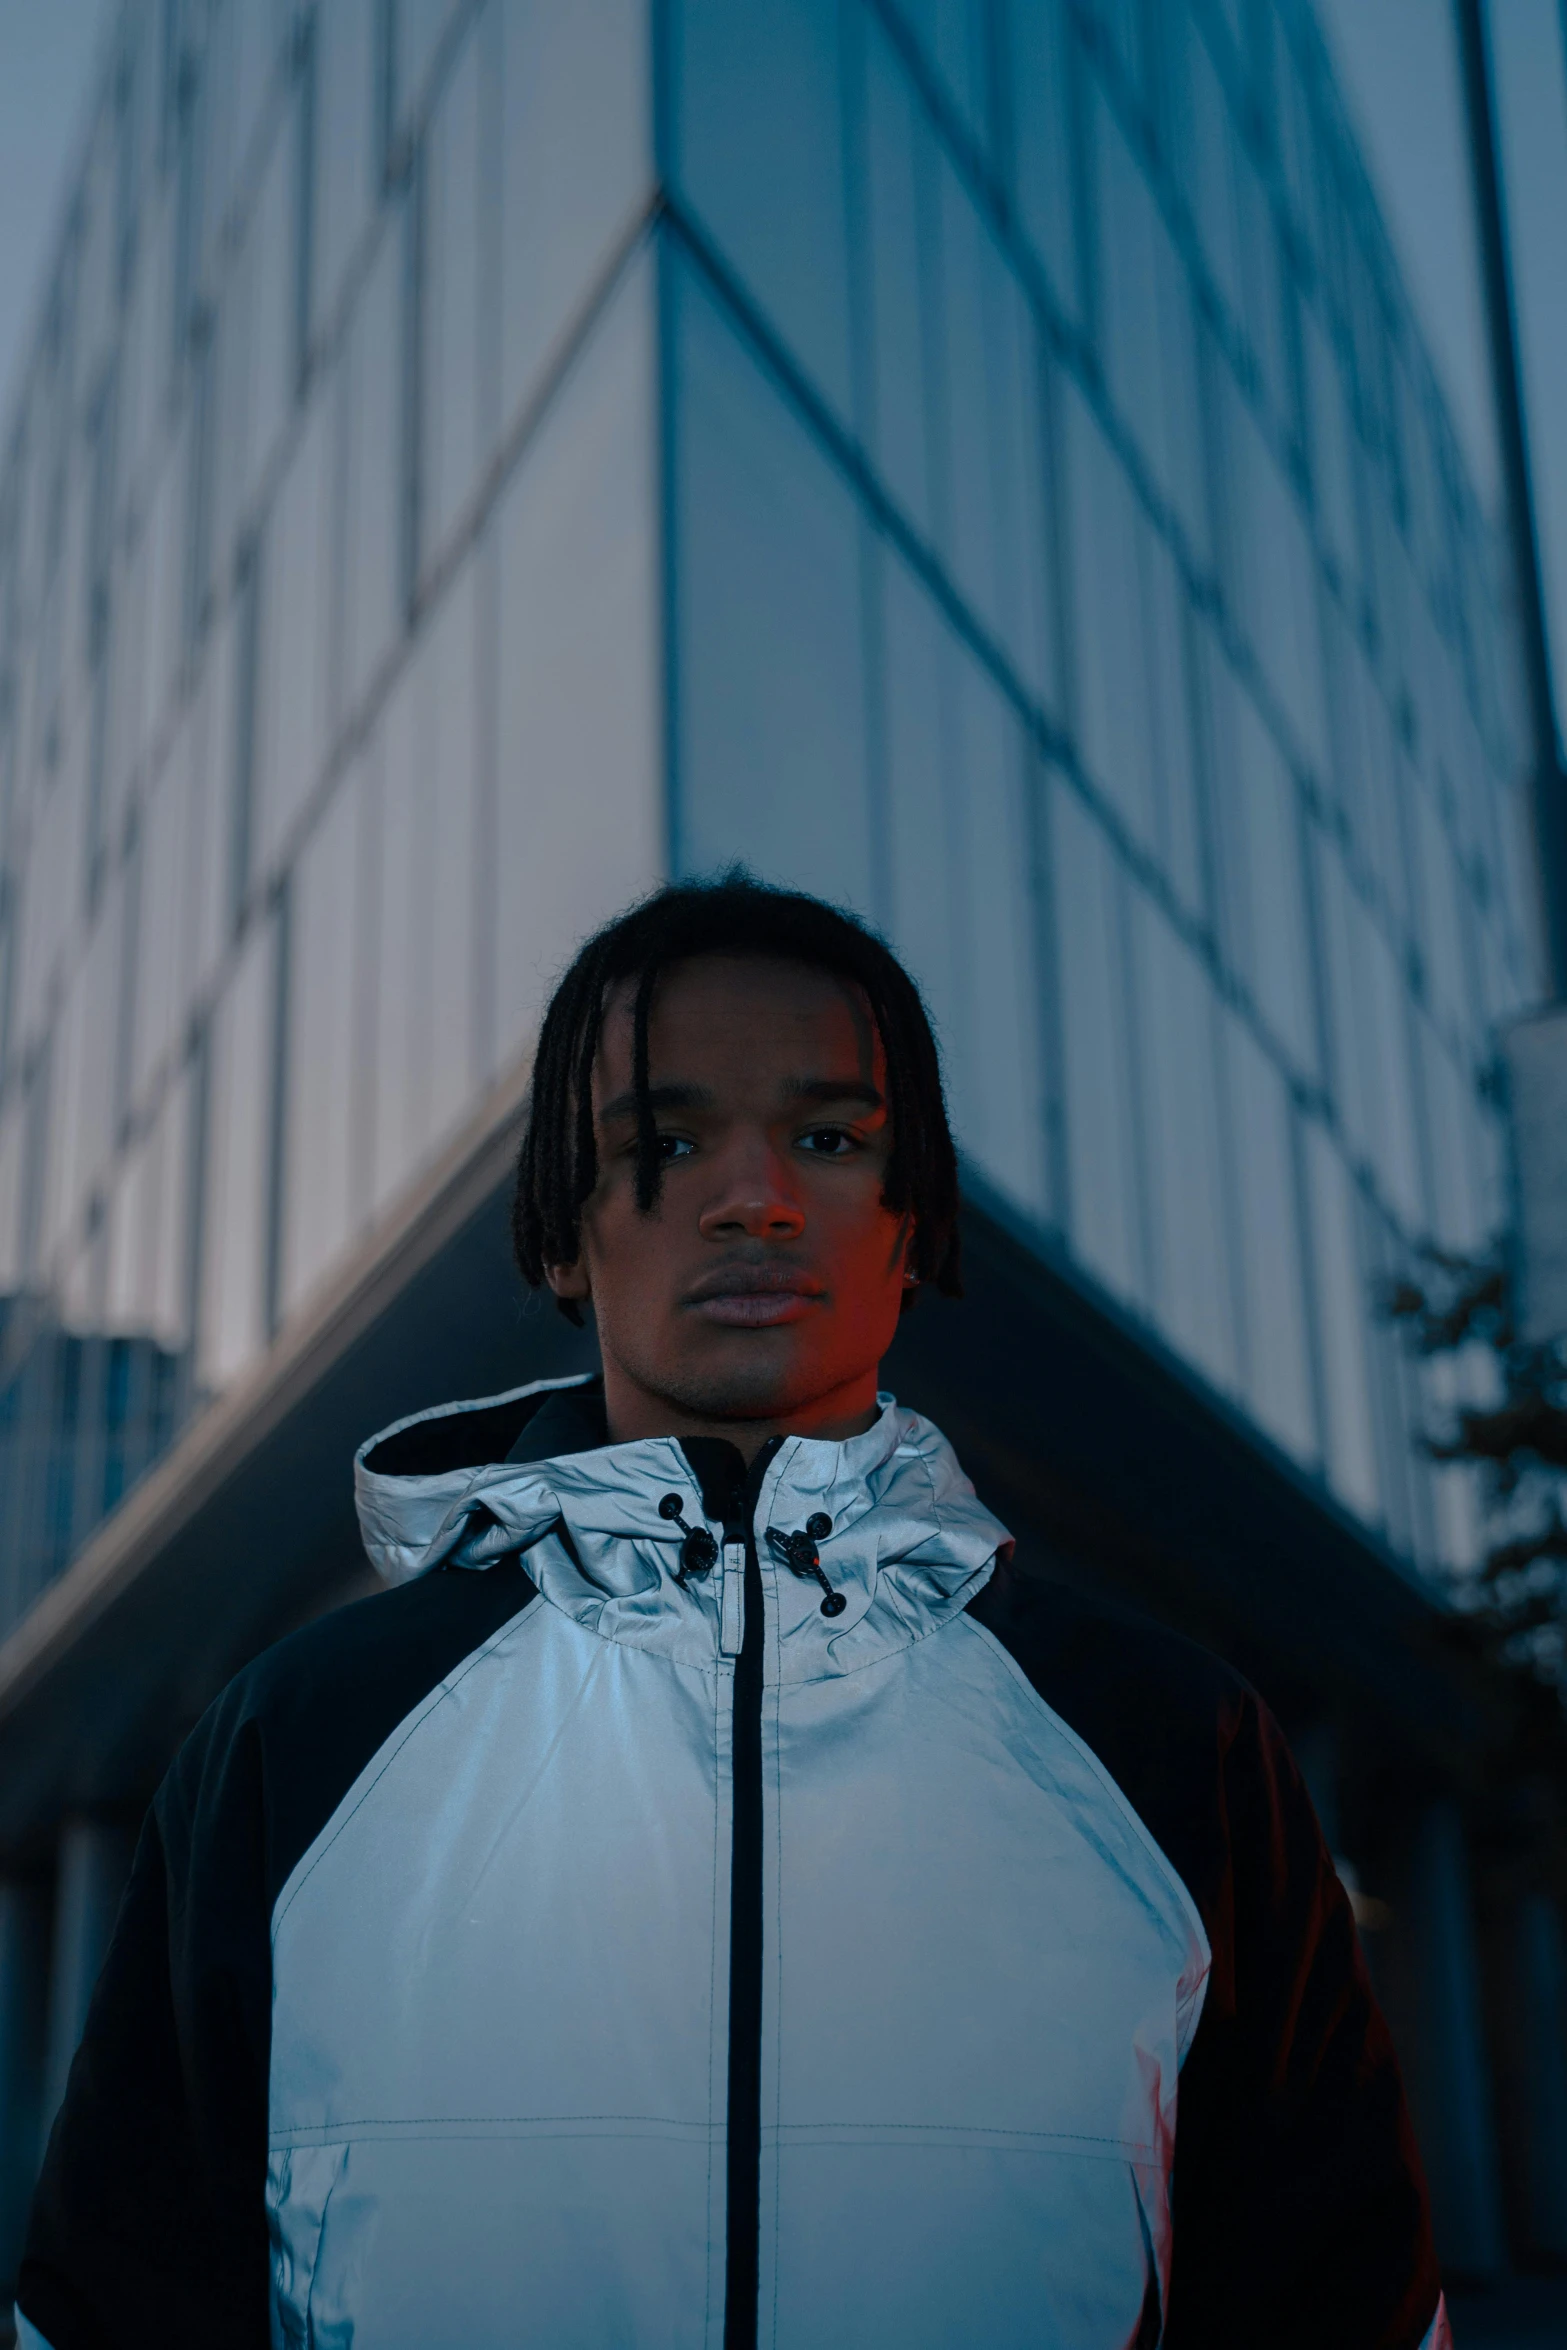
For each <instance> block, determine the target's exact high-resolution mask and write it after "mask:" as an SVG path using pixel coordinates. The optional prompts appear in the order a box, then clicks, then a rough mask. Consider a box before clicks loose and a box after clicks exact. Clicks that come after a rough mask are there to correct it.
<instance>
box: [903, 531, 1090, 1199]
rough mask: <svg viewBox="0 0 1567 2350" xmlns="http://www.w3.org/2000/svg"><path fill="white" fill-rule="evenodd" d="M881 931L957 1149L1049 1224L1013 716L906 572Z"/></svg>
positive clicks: (1032, 938)
mask: <svg viewBox="0 0 1567 2350" xmlns="http://www.w3.org/2000/svg"><path fill="white" fill-rule="evenodd" d="M884 576H885V586H884V597H885V609H884V621H883V639H884V672H885V681H886V705H885V710H886V714H885V719H884V729H885V742H886V756H887V790H888V800H889V809H890V815H891V823H890V825H889V827H888V832H889V852H890V858H891V880H892V906H891V920H890V929H891V933H892V937H893V939H894V941H895V942H896V945H897V948H898V951H899V953H900V954H901V955H902V956H903V957H904V959H905V960H906V962H907V964H908V967H909V969H910V970H911V971H912V973H913V974H914V977H915V979H916V980H917V982H918V984H919V986H920V988H921V991H922V992H923V994H924V997H925V1001H926V1004H927V1006H928V1008H929V1010H930V1013H931V1017H932V1020H933V1021H934V1023H935V1027H936V1033H937V1037H938V1040H939V1042H940V1045H941V1051H942V1063H943V1068H944V1070H945V1074H946V1082H947V1092H948V1099H949V1101H950V1104H951V1108H952V1116H953V1124H954V1128H955V1130H956V1133H957V1136H958V1142H959V1147H960V1148H961V1149H962V1150H963V1151H964V1152H965V1153H966V1154H967V1155H968V1156H969V1157H970V1158H971V1159H972V1160H973V1162H974V1163H975V1164H976V1165H977V1166H978V1167H979V1168H980V1169H981V1171H982V1172H983V1173H984V1174H985V1175H986V1176H988V1177H989V1179H990V1180H991V1181H992V1182H993V1183H994V1184H996V1185H997V1186H998V1188H999V1189H1000V1190H1001V1191H1003V1192H1004V1193H1005V1194H1006V1195H1007V1197H1008V1198H1010V1199H1011V1200H1013V1201H1014V1202H1015V1203H1016V1204H1017V1205H1018V1206H1020V1207H1022V1208H1024V1209H1025V1210H1026V1211H1027V1212H1028V1213H1029V1214H1030V1215H1032V1216H1035V1217H1044V1216H1045V1215H1047V1214H1048V1213H1049V1209H1050V1202H1049V1198H1048V1185H1047V1179H1046V1172H1045V1103H1044V1090H1043V1063H1042V1058H1041V1053H1042V1044H1041V1038H1040V1033H1039V1017H1040V1014H1039V1007H1040V1000H1041V986H1040V980H1039V973H1038V966H1037V955H1036V927H1037V908H1036V899H1035V880H1034V867H1035V856H1034V847H1033V840H1034V819H1035V810H1034V807H1033V805H1032V795H1033V794H1034V793H1036V792H1037V791H1038V790H1039V789H1040V788H1041V786H1040V784H1039V781H1038V778H1037V776H1036V774H1035V772H1034V764H1033V759H1032V755H1031V752H1030V748H1029V745H1028V741H1027V738H1026V736H1025V735H1024V732H1023V730H1022V727H1021V726H1020V724H1019V722H1018V719H1017V716H1016V713H1015V712H1014V710H1013V709H1012V707H1011V705H1010V703H1008V702H1006V701H1005V700H1004V699H1003V698H1002V696H1001V694H1000V693H999V691H998V690H997V688H996V686H995V685H994V684H993V683H992V681H991V679H990V678H989V676H988V675H987V674H986V672H985V671H983V670H982V669H981V668H980V667H979V665H978V664H977V663H976V662H975V660H974V659H973V657H972V655H971V654H970V653H969V652H968V650H967V648H966V647H965V646H964V645H963V644H962V643H961V641H960V640H959V639H958V638H957V637H956V636H955V635H954V634H953V632H952V630H951V628H950V626H949V624H948V622H947V621H946V619H945V618H944V617H943V615H942V614H941V613H940V611H939V610H938V609H937V607H936V606H935V605H934V604H933V603H932V601H931V600H930V598H929V596H928V595H927V593H926V591H925V589H924V588H923V587H922V586H920V585H919V583H918V582H917V581H916V580H915V579H914V578H913V576H912V575H911V574H910V573H909V571H908V570H907V569H906V568H905V567H904V565H903V564H902V563H901V562H899V561H897V560H896V559H895V558H892V557H889V558H888V560H887V562H886V565H885V575H884Z"/></svg>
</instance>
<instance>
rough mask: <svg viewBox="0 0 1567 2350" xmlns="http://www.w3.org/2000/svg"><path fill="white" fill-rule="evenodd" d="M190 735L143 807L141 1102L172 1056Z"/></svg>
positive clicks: (135, 1067)
mask: <svg viewBox="0 0 1567 2350" xmlns="http://www.w3.org/2000/svg"><path fill="white" fill-rule="evenodd" d="M187 736H188V730H187V731H186V732H182V734H181V736H180V739H179V741H178V742H177V743H176V745H175V749H174V752H173V754H172V755H171V757H170V758H169V759H168V760H167V761H166V762H165V765H164V769H163V773H162V774H161V775H160V776H159V778H158V780H157V782H156V784H155V785H154V786H153V788H152V790H151V792H150V793H149V794H148V796H147V798H146V799H145V800H144V801H143V803H142V810H141V822H140V836H139V839H138V843H137V863H138V868H139V870H138V903H137V921H136V935H137V968H136V984H135V990H134V993H133V996H132V1023H131V1066H130V1094H131V1099H132V1101H133V1102H140V1101H141V1100H142V1098H143V1097H144V1095H145V1094H146V1092H147V1089H148V1086H149V1083H150V1081H151V1078H152V1074H153V1071H154V1070H155V1069H156V1067H157V1066H158V1063H159V1062H160V1061H161V1060H162V1058H163V1056H164V1054H165V1053H166V1052H167V1051H168V1049H169V1046H170V1043H171V1042H172V1040H173V1037H174V1031H175V1022H176V1021H177V1020H178V1019H179V1017H180V1015H181V1013H182V1012H183V1010H184V1008H185V1007H184V1005H183V1004H182V1002H181V1001H180V993H179V983H180V979H181V976H182V972H181V962H182V957H181V955H180V943H181V931H182V928H183V925H184V922H185V918H186V904H185V891H186V853H187V841H186V827H187V815H188V802H187V797H186V791H185V780H186V764H187V762H188V760H189V757H190V749H189V742H188V739H187Z"/></svg>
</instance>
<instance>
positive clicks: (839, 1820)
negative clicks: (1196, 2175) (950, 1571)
mask: <svg viewBox="0 0 1567 2350" xmlns="http://www.w3.org/2000/svg"><path fill="white" fill-rule="evenodd" d="M768 1700H769V1702H768V1703H767V1704H766V1705H764V1801H765V1805H766V1810H767V1814H768V1830H767V1835H766V1839H765V1849H766V1853H767V1868H768V1875H769V1880H770V1881H769V1885H768V1913H769V1931H768V1932H767V1935H766V1937H765V1940H766V1943H767V1947H768V1951H769V1960H768V1964H767V1969H766V1974H765V1977H764V1989H765V1994H766V2005H765V2009H764V2043H766V2042H775V2043H776V2047H775V2051H774V2061H773V2064H772V2068H771V2088H772V2097H771V2106H770V2109H769V2107H767V2106H765V2105H764V2117H763V2118H764V2122H765V2123H766V2124H767V2125H768V2126H769V2127H771V2128H772V2129H773V2130H774V2131H775V2132H776V2134H777V2136H778V2139H779V2142H780V2143H781V2144H783V2145H785V2146H788V2145H791V2144H794V2145H800V2146H803V2145H806V2144H808V2143H810V2142H812V2141H813V2140H814V2141H817V2142H820V2143H823V2144H825V2143H829V2142H842V2141H844V2140H846V2139H847V2138H849V2137H857V2138H859V2139H860V2140H861V2141H862V2142H867V2141H869V2139H871V2138H873V2137H874V2136H875V2135H876V2133H877V2132H878V2131H883V2132H884V2134H885V2135H886V2137H887V2139H888V2141H889V2142H902V2143H907V2142H908V2141H909V2140H910V2138H911V2137H912V2136H913V2135H916V2134H918V2133H921V2132H924V2133H926V2134H927V2135H929V2136H930V2137H931V2139H932V2140H933V2141H934V2140H936V2139H938V2138H939V2139H941V2140H943V2141H944V2142H949V2143H950V2142H952V2141H954V2140H955V2139H958V2138H963V2139H968V2140H971V2141H973V2142H975V2143H986V2142H991V2141H994V2142H996V2143H998V2144H1003V2145H1012V2146H1018V2145H1021V2144H1023V2143H1025V2142H1026V2143H1029V2144H1031V2145H1034V2146H1035V2147H1045V2146H1048V2145H1055V2146H1058V2147H1060V2148H1063V2149H1066V2150H1072V2149H1076V2150H1079V2151H1081V2152H1082V2153H1084V2154H1085V2155H1087V2154H1089V2153H1091V2152H1092V2151H1093V2150H1095V2149H1098V2150H1099V2151H1100V2152H1102V2153H1103V2154H1105V2155H1108V2156H1115V2157H1121V2158H1126V2159H1134V2160H1143V2161H1148V2160H1152V2161H1154V2162H1158V2161H1160V2160H1161V2157H1162V2154H1163V2152H1164V2150H1165V2149H1166V2148H1167V2146H1168V2141H1169V2135H1170V2131H1171V2128H1172V2127H1173V2116H1174V2096H1175V2086H1176V2076H1177V2072H1178V2069H1179V2056H1180V2045H1179V2037H1180V2023H1179V2017H1180V2010H1181V2006H1182V2001H1183V1997H1184V1996H1186V1995H1188V1994H1189V1992H1190V1990H1191V1989H1192V1987H1193V1985H1194V1983H1195V1982H1196V1981H1198V1980H1200V1978H1201V1973H1202V1969H1203V1968H1204V1966H1205V1964H1206V1951H1205V1949H1204V1948H1203V1947H1202V1946H1201V1943H1200V1940H1199V1938H1198V1935H1197V1933H1196V1931H1195V1930H1194V1922H1193V1921H1190V1920H1189V1919H1188V1917H1187V1915H1186V1913H1185V1910H1184V1908H1183V1905H1182V1902H1181V1900H1180V1897H1179V1895H1178V1893H1177V1892H1176V1890H1175V1888H1174V1885H1173V1881H1172V1874H1171V1872H1169V1871H1168V1869H1167V1868H1166V1867H1165V1866H1164V1865H1163V1864H1162V1862H1161V1861H1160V1859H1159V1857H1158V1856H1157V1855H1156V1854H1154V1853H1153V1852H1152V1851H1151V1849H1150V1847H1149V1845H1148V1844H1147V1842H1146V1840H1145V1839H1144V1838H1143V1836H1142V1835H1141V1833H1140V1831H1139V1830H1138V1829H1137V1828H1136V1826H1135V1825H1134V1824H1133V1823H1132V1821H1131V1820H1130V1818H1129V1816H1128V1814H1127V1810H1126V1807H1125V1806H1124V1804H1123V1803H1122V1802H1121V1801H1120V1799H1119V1797H1118V1796H1116V1795H1115V1794H1114V1793H1113V1792H1112V1791H1111V1790H1110V1789H1109V1788H1108V1786H1107V1784H1106V1782H1105V1780H1104V1778H1103V1776H1102V1774H1100V1773H1099V1772H1098V1771H1097V1769H1096V1767H1095V1766H1094V1765H1093V1764H1092V1762H1091V1761H1090V1760H1089V1759H1088V1758H1086V1757H1085V1756H1084V1754H1083V1752H1082V1750H1081V1748H1080V1747H1079V1746H1078V1744H1077V1742H1076V1741H1075V1740H1074V1739H1073V1738H1072V1737H1071V1735H1070V1733H1068V1732H1066V1731H1065V1730H1064V1729H1062V1727H1061V1726H1060V1725H1059V1724H1057V1723H1056V1722H1055V1719H1054V1717H1053V1716H1051V1715H1050V1714H1049V1713H1048V1712H1047V1711H1046V1709H1045V1708H1044V1707H1043V1706H1042V1705H1040V1703H1039V1701H1038V1699H1037V1698H1036V1697H1035V1696H1034V1695H1033V1693H1032V1692H1031V1691H1028V1690H1025V1689H1022V1688H1020V1687H1019V1685H1018V1683H1017V1680H1016V1678H1015V1677H1014V1676H1013V1675H1012V1674H1011V1673H1010V1672H1009V1671H1008V1669H1007V1668H1006V1666H1005V1664H1004V1663H1003V1662H1001V1661H1000V1660H998V1658H997V1656H996V1654H995V1652H994V1650H993V1648H992V1647H991V1644H989V1643H988V1642H987V1641H985V1640H984V1638H983V1636H981V1635H978V1634H976V1633H974V1632H973V1631H972V1630H971V1629H970V1628H969V1627H968V1626H966V1625H957V1626H954V1627H952V1628H951V1629H950V1630H949V1631H944V1632H942V1633H940V1634H938V1635H937V1636H935V1637H933V1638H931V1639H930V1640H927V1641H922V1642H917V1643H915V1644H914V1646H913V1647H911V1648H909V1649H907V1650H905V1651H903V1652H902V1653H901V1654H900V1655H898V1656H897V1657H894V1658H892V1659H890V1660H888V1662H887V1664H886V1665H884V1666H881V1667H876V1668H873V1669H871V1670H869V1671H866V1672H863V1673H859V1674H855V1675H852V1676H847V1677H845V1678H844V1679H842V1680H840V1681H826V1682H818V1683H812V1684H810V1685H808V1686H806V1687H803V1688H791V1687H785V1688H784V1689H783V1690H781V1691H770V1692H768Z"/></svg>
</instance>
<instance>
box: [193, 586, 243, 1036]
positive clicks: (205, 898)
mask: <svg viewBox="0 0 1567 2350" xmlns="http://www.w3.org/2000/svg"><path fill="white" fill-rule="evenodd" d="M241 641H242V640H241V631H240V628H239V626H238V621H237V615H236V611H235V607H234V605H233V603H232V602H231V603H230V604H229V605H228V606H227V607H226V608H225V610H224V612H223V614H222V616H221V617H220V619H219V620H218V621H217V623H216V625H215V626H214V627H213V628H212V629H211V630H210V631H209V633H208V636H207V640H206V657H205V659H204V661H203V663H202V668H201V676H200V679H199V681H198V684H197V687H196V691H195V693H194V695H193V696H192V699H191V706H190V716H189V718H188V720H187V722H186V727H185V732H186V734H187V735H188V737H189V742H190V753H189V757H190V765H189V771H188V785H189V791H188V797H187V802H186V806H187V811H188V813H187V816H186V830H187V834H188V839H187V843H186V854H187V871H188V873H189V875H190V881H189V893H190V895H189V907H188V911H187V915H186V925H185V938H184V946H185V953H186V965H185V987H184V993H185V999H186V1003H187V1004H188V1003H191V1002H193V1001H194V1000H195V998H196V996H197V995H198V994H199V993H201V992H202V991H204V990H205V988H206V987H207V986H208V984H209V982H210V981H211V978H212V975H213V973H214V971H215V970H216V968H217V964H218V960H219V958H220V956H221V955H222V953H223V950H224V948H225V947H226V946H227V944H228V940H229V934H230V923H231V918H232V912H233V894H232V893H233V881H234V852H235V842H234V825H235V805H234V802H235V772H234V770H235V753H236V748H237V744H236V739H235V738H236V716H235V710H236V703H235V696H236V691H237V686H238V678H237V675H236V668H237V663H238V660H239V656H240V651H241ZM181 1008H182V1009H183V1007H181Z"/></svg>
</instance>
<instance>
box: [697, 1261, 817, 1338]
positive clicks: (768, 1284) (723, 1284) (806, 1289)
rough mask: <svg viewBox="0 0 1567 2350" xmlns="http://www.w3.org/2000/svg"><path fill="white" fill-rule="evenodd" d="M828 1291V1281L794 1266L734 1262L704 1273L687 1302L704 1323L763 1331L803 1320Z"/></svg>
mask: <svg viewBox="0 0 1567 2350" xmlns="http://www.w3.org/2000/svg"><path fill="white" fill-rule="evenodd" d="M826 1294H827V1291H826V1285H825V1283H823V1282H821V1281H818V1280H817V1279H816V1276H815V1275H814V1274H812V1273H805V1272H802V1271H799V1270H798V1269H797V1268H796V1267H794V1266H792V1265H789V1266H786V1265H777V1266H773V1265H731V1266H728V1267H726V1268H724V1269H722V1270H719V1271H716V1272H712V1273H708V1274H706V1275H704V1277H703V1278H702V1280H700V1281H698V1282H697V1283H696V1285H695V1286H694V1288H692V1289H690V1290H688V1291H687V1293H686V1298H685V1304H686V1306H687V1308H688V1309H689V1310H690V1311H691V1312H692V1313H694V1314H697V1315H699V1316H700V1317H701V1319H702V1320H703V1321H704V1322H720V1323H725V1324H727V1325H729V1326H730V1327H732V1328H736V1329H741V1330H760V1329H765V1328H767V1327H769V1326H770V1325H771V1324H773V1323H775V1322H798V1321H800V1320H801V1319H802V1318H803V1317H804V1316H805V1315H806V1314H808V1313H809V1312H810V1310H811V1308H812V1306H814V1305H817V1304H819V1303H820V1301H821V1299H822V1298H824V1297H825V1296H826Z"/></svg>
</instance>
